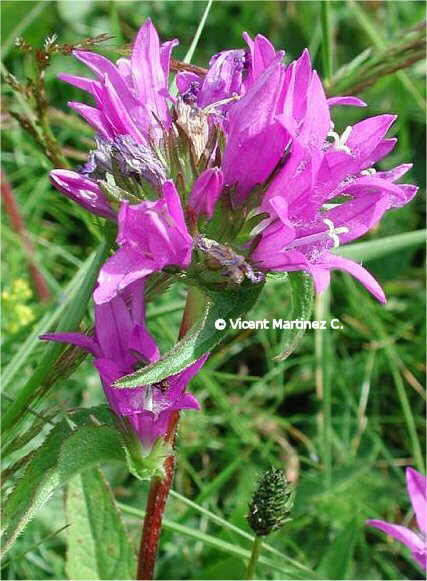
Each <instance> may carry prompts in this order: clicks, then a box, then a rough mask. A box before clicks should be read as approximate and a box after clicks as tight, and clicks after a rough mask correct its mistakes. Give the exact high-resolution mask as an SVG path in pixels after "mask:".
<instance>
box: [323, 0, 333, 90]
mask: <svg viewBox="0 0 427 581" xmlns="http://www.w3.org/2000/svg"><path fill="white" fill-rule="evenodd" d="M331 11H332V9H331V2H330V0H323V2H321V3H320V21H321V26H322V64H323V74H324V76H325V80H326V84H327V83H328V82H329V81H330V79H331V78H332V75H333V73H334V65H333V30H332V18H331Z"/></svg>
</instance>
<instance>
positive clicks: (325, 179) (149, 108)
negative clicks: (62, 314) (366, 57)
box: [51, 20, 417, 442]
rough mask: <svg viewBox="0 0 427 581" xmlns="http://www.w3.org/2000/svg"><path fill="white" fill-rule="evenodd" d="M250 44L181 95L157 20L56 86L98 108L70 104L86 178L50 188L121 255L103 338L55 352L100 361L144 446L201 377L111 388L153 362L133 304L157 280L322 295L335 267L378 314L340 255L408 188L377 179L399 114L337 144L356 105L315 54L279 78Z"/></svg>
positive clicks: (408, 194)
mask: <svg viewBox="0 0 427 581" xmlns="http://www.w3.org/2000/svg"><path fill="white" fill-rule="evenodd" d="M244 39H245V41H246V43H247V46H248V48H247V49H245V50H244V49H238V50H227V51H223V52H221V53H219V54H217V55H215V56H214V57H212V59H211V61H210V63H209V69H208V71H207V73H206V74H204V75H202V74H195V73H194V72H187V71H185V72H180V73H178V74H177V75H176V86H177V90H178V94H177V96H173V95H171V93H169V70H170V56H171V51H172V49H173V47H174V46H175V45H176V44H177V41H176V40H173V41H169V42H165V43H163V44H161V43H160V41H159V37H158V34H157V32H156V29H155V28H154V26H153V25H152V23H151V21H150V20H147V21H146V22H145V24H144V25H143V26H142V28H141V29H140V31H139V33H138V35H137V37H136V40H135V43H134V46H133V51H132V56H131V58H129V59H127V58H120V59H119V60H118V61H117V62H116V63H115V64H114V63H112V62H111V61H109V60H108V59H106V58H104V57H102V56H100V55H98V54H96V53H93V52H84V51H75V53H74V54H75V56H76V58H77V59H79V60H80V61H81V62H83V63H84V64H85V65H86V66H87V67H88V68H89V69H91V71H92V72H93V73H94V76H95V78H86V77H78V76H74V75H69V74H61V75H60V78H61V79H62V80H64V81H66V82H68V83H70V84H72V85H74V86H76V87H78V88H80V89H82V90H83V91H86V92H87V93H89V95H90V96H91V97H92V99H93V102H94V104H93V105H91V106H89V105H87V104H83V103H76V102H72V103H69V105H70V107H72V108H73V109H74V110H76V111H77V112H78V113H80V115H82V116H83V117H84V119H85V120H86V121H87V122H88V123H89V124H90V125H91V126H92V127H93V128H94V130H95V131H96V134H97V148H96V150H94V151H93V152H91V154H90V157H89V160H88V163H87V164H85V166H84V167H83V168H82V169H81V171H80V172H72V171H66V170H55V171H53V172H51V181H52V183H53V185H54V186H55V187H57V188H58V189H59V190H60V191H62V192H63V193H65V194H66V195H68V196H69V197H70V198H72V199H73V200H75V201H76V202H77V203H79V204H80V205H81V206H83V207H84V208H85V209H87V210H89V211H90V212H92V213H94V214H96V215H98V216H101V217H103V218H107V219H111V220H115V221H117V222H118V236H117V244H118V250H117V251H116V252H115V253H114V254H113V255H112V256H111V258H109V259H108V260H107V262H106V263H105V264H104V266H103V267H102V269H101V271H100V274H99V278H98V285H97V288H96V290H95V293H94V299H95V303H96V312H97V316H96V338H94V339H79V340H78V341H80V343H78V342H77V339H76V337H75V336H73V337H70V336H69V335H67V336H65V335H62V336H61V337H60V338H59V340H64V341H67V340H69V341H71V342H75V343H77V344H80V345H81V346H82V347H84V348H86V349H89V350H90V351H91V352H92V353H93V354H94V356H95V365H96V367H97V369H98V370H99V372H100V375H101V378H102V380H103V384H104V387H105V390H106V394H107V397H108V399H109V401H110V403H111V405H112V407H113V409H114V410H115V411H116V412H117V413H118V414H122V415H126V416H127V417H130V418H133V419H132V425H133V426H134V428H135V430H136V431H137V433H138V434H139V435H140V438H141V439H142V441H144V442H147V441H149V442H153V441H154V439H155V438H156V437H157V436H158V435H161V434H162V432H163V433H164V425H165V422H164V421H163V420H161V421H160V417H163V418H164V417H166V416H165V415H164V414H165V413H166V412H167V413H169V412H170V411H171V410H175V409H178V408H182V407H196V404H195V403H194V399H191V396H187V395H185V394H184V387H185V383H186V382H187V381H188V379H189V377H190V376H191V375H192V374H193V373H194V369H190V370H186V371H185V372H183V374H182V377H181V376H180V377H175V378H170V385H171V386H173V388H172V387H169V388H168V390H166V391H165V392H163V391H161V390H160V391H159V390H158V389H157V388H155V389H154V390H153V386H141V387H139V388H137V389H135V390H118V389H115V388H112V387H111V384H112V382H113V381H114V380H115V379H117V378H118V377H120V375H124V374H126V373H129V372H131V371H133V370H135V366H136V365H137V364H138V362H139V359H138V357H139V356H138V357H136V355H135V353H138V354H140V355H141V356H142V360H144V361H145V362H146V363H147V362H150V361H153V357H158V356H159V355H158V353H157V351H155V350H154V347H153V343H152V340H151V339H150V338H149V335H148V333H147V332H146V330H145V327H144V322H143V314H142V312H140V311H138V315H135V310H134V309H135V307H134V306H133V307H132V308H130V310H129V306H128V305H129V301H130V302H131V303H132V304H134V300H133V293H134V292H135V289H139V290H138V293H139V295H138V300H139V301H142V300H143V299H142V296H141V291H140V288H141V285H142V286H143V285H144V282H145V281H146V280H147V279H148V278H149V277H150V276H152V275H153V274H154V273H158V272H160V271H162V270H164V269H165V268H166V269H168V270H169V271H170V269H171V268H173V269H175V270H180V271H181V272H184V273H190V274H191V276H192V277H193V280H194V279H196V280H197V276H198V273H200V272H203V273H206V272H209V273H210V274H212V277H215V276H216V277H217V278H216V279H215V284H218V285H221V284H223V285H227V286H230V285H231V286H232V285H233V284H234V285H237V284H259V283H260V282H262V281H263V280H264V278H265V274H267V273H268V272H273V271H297V270H302V271H305V272H307V273H309V274H310V275H311V276H312V277H313V280H314V284H315V288H316V290H317V291H318V292H321V291H322V290H324V289H325V288H326V287H327V286H328V284H329V279H330V271H331V270H333V269H340V270H344V271H347V272H349V273H350V274H352V275H353V276H354V277H356V278H357V279H358V280H360V281H361V282H362V284H364V285H365V287H366V288H367V289H368V290H369V291H370V292H371V293H372V294H373V295H374V296H375V297H376V298H377V299H378V300H379V301H381V302H385V296H384V293H383V291H382V289H381V287H380V285H379V284H378V282H377V281H376V280H375V279H374V278H373V276H372V275H371V274H369V273H368V272H367V271H366V270H365V269H364V268H363V267H362V266H361V265H360V264H358V263H356V262H352V261H350V260H348V259H345V258H342V257H339V256H338V255H337V254H335V253H334V248H335V247H337V246H338V245H341V244H345V243H347V242H351V241H352V240H354V239H356V238H359V237H360V236H363V235H364V234H365V233H366V232H367V231H368V230H369V229H371V228H372V227H373V226H375V225H376V224H377V223H378V221H379V220H380V219H381V217H382V216H383V214H384V213H385V212H386V211H387V210H389V209H391V208H399V207H401V206H403V205H405V204H406V203H408V202H409V201H410V200H411V199H412V198H413V196H414V195H415V193H416V191H417V188H416V187H415V186H413V185H406V184H404V185H401V184H396V183H395V182H396V181H397V180H398V179H399V178H400V177H401V176H402V175H403V174H405V173H406V172H407V171H408V170H409V169H410V167H411V165H410V164H404V165H401V166H399V167H396V168H394V169H392V170H389V171H376V170H375V169H374V165H375V164H376V163H377V162H378V161H380V160H381V159H382V158H384V157H385V156H386V155H387V154H388V153H389V152H390V151H391V150H392V149H393V147H394V145H395V143H396V139H390V138H387V137H386V134H387V131H388V129H389V127H390V125H391V124H392V122H393V121H394V117H393V116H392V115H379V116H376V117H372V118H368V119H366V120H364V121H361V122H359V123H356V124H355V125H354V126H352V127H351V126H349V127H346V128H345V129H344V130H343V131H342V132H338V131H337V130H336V129H335V127H334V124H333V121H332V119H331V108H332V107H334V106H337V105H342V106H343V105H344V106H349V105H350V106H357V107H364V106H365V103H364V102H363V101H361V100H360V99H358V98H356V97H349V96H344V97H334V98H330V99H328V98H327V97H326V96H325V92H324V89H323V86H322V83H321V81H320V79H319V77H318V74H317V72H316V71H314V70H313V69H312V65H311V61H310V55H309V53H308V51H304V52H303V54H302V55H301V57H300V58H299V59H298V60H296V61H294V62H292V63H290V64H289V65H287V66H285V65H284V64H283V62H282V61H283V56H284V53H283V52H282V51H276V50H275V49H274V47H273V46H272V45H271V43H270V42H269V41H268V40H267V39H266V38H264V37H263V36H261V35H257V36H256V37H255V39H252V38H250V37H249V36H248V35H247V34H245V35H244ZM206 249H207V250H206ZM212 249H215V253H213V251H212ZM218 256H220V257H228V261H229V262H230V261H231V262H233V261H234V262H235V261H236V260H238V262H239V265H243V266H241V268H240V270H239V273H240V275H241V276H236V275H235V273H234V275H232V274H230V268H226V269H225V270H223V271H221V272H219V274H218V271H219V270H220V267H221V266H223V265H224V260H225V259H223V258H221V260H218V259H216V258H215V257H218ZM236 257H237V258H236ZM215 261H216V262H215ZM234 262H233V264H234ZM227 264H228V263H227ZM252 275H253V276H252ZM199 282H200V285H202V283H203V281H202V280H201V281H199ZM125 313H127V314H125ZM117 319H118V320H119V323H118V324H115V323H114V324H113V321H117ZM103 326H106V327H107V328H108V329H109V331H108V333H109V334H111V336H112V337H115V339H114V340H115V341H116V342H118V343H120V345H121V346H122V347H120V349H121V351H120V356H118V355H117V354H116V353H115V351H114V350H112V349H110V348H109V346H108V345H107V343H106V342H105V340H103V339H102V337H103V336H104V335H105V329H102V327H103ZM135 329H137V331H135ZM51 338H52V337H51ZM56 340H58V337H57V338H56ZM135 341H136V343H135ZM144 342H146V345H144V344H143V343H144ZM129 349H130V350H129ZM147 350H148V351H150V353H151V355H150V356H148V355H147ZM144 354H145V355H144ZM107 361H108V364H107V363H106V362H107ZM200 365H201V363H200V362H199V363H198V364H197V365H196V367H197V366H200ZM170 390H172V391H170ZM147 402H148V403H147ZM150 402H151V403H150ZM161 402H162V403H161ZM167 402H169V404H168V405H169V407H168V406H167V405H166V403H167ZM191 402H193V404H194V405H189V404H190V403H191ZM157 403H158V405H157ZM150 406H151V408H150ZM156 409H161V410H162V411H161V413H157V411H155V410H156ZM131 410H132V411H131ZM136 410H139V411H136ZM165 410H166V411H165ZM147 414H148V415H149V417H150V418H151V420H150V421H151V424H150V421H148V420H147V419H146V418H147V417H148V416H147ZM162 414H163V416H162ZM137 417H138V418H139V419H138V420H137V419H136V418H137ZM153 418H155V419H154V420H153ZM156 422H157V424H156ZM154 424H156V425H158V426H160V425H161V426H162V428H161V429H157V428H154V427H150V425H151V426H154Z"/></svg>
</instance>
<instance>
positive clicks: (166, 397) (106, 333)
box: [41, 281, 207, 451]
mask: <svg viewBox="0 0 427 581" xmlns="http://www.w3.org/2000/svg"><path fill="white" fill-rule="evenodd" d="M143 293H144V285H143V282H141V281H139V282H137V283H135V284H134V285H132V287H129V288H128V289H127V290H126V292H125V293H124V294H123V295H116V296H115V297H114V298H113V299H112V300H111V301H109V302H107V303H103V304H101V305H95V334H94V336H87V335H82V334H79V333H51V334H47V335H43V336H42V337H41V338H42V339H46V340H50V341H56V342H59V343H70V344H72V345H77V346H78V347H80V348H82V349H84V350H86V351H89V352H90V353H91V354H92V355H93V357H94V365H95V367H96V369H97V370H98V373H99V375H100V378H101V381H102V385H103V387H104V392H105V395H106V397H107V400H108V402H109V405H110V407H111V409H112V410H113V411H114V413H115V414H116V415H117V416H118V417H119V418H120V417H124V418H126V419H127V421H128V422H129V424H130V426H131V427H132V429H133V431H134V432H135V433H136V434H137V435H138V437H139V439H140V441H141V443H142V445H143V446H144V448H145V450H146V451H149V450H150V449H151V447H152V446H153V444H154V443H155V441H156V440H157V439H158V438H159V437H163V436H165V434H166V432H167V428H168V424H169V420H170V418H171V415H172V414H173V413H174V412H176V411H179V410H182V409H196V410H198V409H200V406H199V403H198V401H197V400H196V398H195V397H194V396H193V395H192V394H191V393H187V392H186V391H185V390H186V387H187V385H188V383H189V382H190V380H191V379H192V377H193V376H194V375H195V374H196V373H197V372H198V370H199V369H200V368H201V366H202V365H203V363H204V362H205V361H206V358H207V356H205V357H202V358H201V359H199V360H198V361H197V362H196V363H194V364H193V365H191V366H190V367H188V368H187V369H185V370H183V371H182V372H180V373H178V374H177V375H173V376H171V377H168V378H167V379H166V380H164V381H162V382H161V384H159V385H144V386H139V387H135V388H132V389H121V388H115V387H113V386H112V385H113V383H114V382H115V381H116V380H118V379H119V378H120V377H123V376H124V375H128V374H129V373H132V372H133V371H135V369H136V366H139V365H141V364H148V363H153V362H155V361H157V360H158V359H159V357H160V353H159V349H158V347H157V345H156V343H155V341H154V339H153V338H152V337H151V335H150V333H149V332H148V331H147V329H146V327H145V313H144V294H143Z"/></svg>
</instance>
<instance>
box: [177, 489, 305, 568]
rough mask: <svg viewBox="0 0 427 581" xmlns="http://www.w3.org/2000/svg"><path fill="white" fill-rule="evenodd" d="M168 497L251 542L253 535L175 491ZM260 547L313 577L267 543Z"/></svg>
mask: <svg viewBox="0 0 427 581" xmlns="http://www.w3.org/2000/svg"><path fill="white" fill-rule="evenodd" d="M170 495H171V496H172V497H173V498H176V499H177V500H179V501H180V502H182V503H183V504H186V505H187V506H189V507H190V508H192V509H194V510H196V511H197V512H199V513H200V514H203V515H205V516H206V517H208V519H209V520H211V521H212V522H215V523H217V524H218V525H220V526H223V527H224V528H227V529H228V530H230V531H232V532H233V533H236V534H237V535H240V536H241V537H243V538H245V539H247V540H248V541H250V542H251V543H252V542H253V540H254V535H251V534H250V533H247V532H246V531H244V530H242V529H241V528H239V527H236V526H235V525H233V524H231V523H230V522H228V521H227V520H225V519H223V518H221V517H220V516H218V515H216V514H215V513H213V512H211V511H210V510H208V509H207V508H204V507H203V506H200V505H199V504H197V503H195V502H193V501H192V500H189V499H188V498H186V497H185V496H182V494H179V493H178V492H176V491H175V490H171V492H170ZM262 547H263V549H265V550H266V551H269V552H270V553H272V554H274V555H277V556H278V557H280V558H281V559H285V560H286V561H288V562H289V563H290V564H291V565H292V566H294V567H296V568H297V569H301V570H303V571H305V572H306V573H309V574H310V575H315V574H314V571H311V569H309V568H308V567H306V566H305V565H302V564H301V563H299V562H298V561H295V559H292V558H291V557H288V556H287V555H284V554H283V553H281V552H280V551H278V550H277V549H275V548H274V547H272V546H271V545H269V544H267V543H263V544H262Z"/></svg>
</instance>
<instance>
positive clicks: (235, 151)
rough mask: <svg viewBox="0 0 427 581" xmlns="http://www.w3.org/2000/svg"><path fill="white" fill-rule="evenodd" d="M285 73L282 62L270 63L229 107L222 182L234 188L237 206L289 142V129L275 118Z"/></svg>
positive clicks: (280, 106) (262, 178)
mask: <svg viewBox="0 0 427 581" xmlns="http://www.w3.org/2000/svg"><path fill="white" fill-rule="evenodd" d="M284 76H285V70H284V67H283V65H281V64H279V63H274V64H272V65H271V66H270V67H269V68H268V69H266V70H265V71H264V72H263V74H262V75H261V76H260V77H259V79H258V80H257V82H256V83H255V84H254V85H253V86H252V87H251V89H250V90H249V91H248V92H247V93H246V95H244V96H243V97H242V98H241V99H240V100H239V101H238V102H237V103H236V104H235V105H234V106H233V107H232V108H231V109H230V112H229V121H228V127H227V143H226V146H225V150H224V156H223V160H222V170H223V172H224V183H225V185H227V186H229V187H231V188H233V189H234V194H233V201H234V203H235V205H236V206H238V205H240V204H242V203H243V202H244V200H245V199H246V198H247V196H248V194H249V192H250V191H251V189H252V188H254V187H255V186H256V185H257V184H262V183H263V182H264V181H265V180H267V178H268V177H269V176H270V174H271V173H272V171H273V170H274V168H275V167H276V165H277V164H278V163H279V161H280V159H281V158H282V156H283V155H284V151H285V147H286V145H287V143H288V142H289V139H290V136H289V133H288V131H287V130H286V129H285V128H284V127H283V126H282V124H280V123H279V122H278V121H277V116H278V114H280V112H281V108H282V105H283V88H284Z"/></svg>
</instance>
